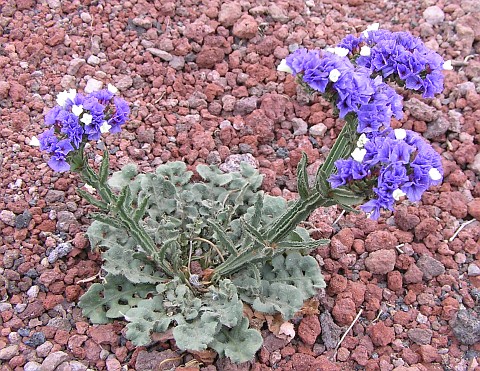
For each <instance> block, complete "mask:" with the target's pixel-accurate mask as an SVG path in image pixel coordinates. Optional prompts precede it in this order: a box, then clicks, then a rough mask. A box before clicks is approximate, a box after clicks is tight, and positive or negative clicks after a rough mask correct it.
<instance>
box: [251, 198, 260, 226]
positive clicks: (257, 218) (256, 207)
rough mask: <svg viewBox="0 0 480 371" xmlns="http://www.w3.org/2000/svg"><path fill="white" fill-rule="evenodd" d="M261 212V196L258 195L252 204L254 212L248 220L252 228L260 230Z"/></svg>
mask: <svg viewBox="0 0 480 371" xmlns="http://www.w3.org/2000/svg"><path fill="white" fill-rule="evenodd" d="M262 211H263V194H258V195H257V198H256V200H255V204H254V211H253V215H252V218H251V219H250V224H251V225H252V227H254V228H260V227H261V222H262Z"/></svg>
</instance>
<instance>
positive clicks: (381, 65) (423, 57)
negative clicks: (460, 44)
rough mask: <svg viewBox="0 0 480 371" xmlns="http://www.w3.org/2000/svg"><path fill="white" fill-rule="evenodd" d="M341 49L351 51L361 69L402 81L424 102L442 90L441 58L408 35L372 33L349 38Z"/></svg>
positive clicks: (401, 33)
mask: <svg viewBox="0 0 480 371" xmlns="http://www.w3.org/2000/svg"><path fill="white" fill-rule="evenodd" d="M338 46H339V47H342V48H345V49H348V50H349V52H350V53H351V57H352V58H353V59H355V63H356V64H357V65H358V66H364V67H366V68H368V69H369V70H370V71H371V72H372V73H380V74H381V75H382V76H383V77H384V78H387V77H392V78H394V79H399V80H400V81H402V82H403V84H404V86H405V87H406V88H407V89H411V90H414V91H418V92H420V93H422V95H423V97H424V98H433V96H434V95H435V94H437V93H440V92H441V91H442V90H443V74H442V70H443V63H444V61H443V59H442V57H441V56H440V55H439V54H437V53H435V52H434V51H432V50H430V49H428V48H427V47H426V46H425V44H424V43H423V42H422V41H421V40H420V39H419V38H417V37H414V36H412V35H411V34H410V33H408V32H390V31H387V30H371V31H367V32H364V33H362V34H361V35H360V36H358V37H355V36H353V35H349V36H347V37H345V38H344V39H343V40H342V41H341V42H340V43H339V45H338ZM362 48H363V50H364V51H366V52H362Z"/></svg>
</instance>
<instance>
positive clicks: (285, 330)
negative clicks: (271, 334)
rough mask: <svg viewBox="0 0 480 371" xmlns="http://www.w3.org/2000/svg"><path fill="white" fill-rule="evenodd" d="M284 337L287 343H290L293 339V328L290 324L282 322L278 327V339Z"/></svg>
mask: <svg viewBox="0 0 480 371" xmlns="http://www.w3.org/2000/svg"><path fill="white" fill-rule="evenodd" d="M282 335H285V336H286V339H287V340H288V341H291V340H292V339H293V338H294V337H295V327H294V326H293V323H291V322H288V321H287V322H283V323H282V325H281V326H280V330H279V332H278V337H280V336H282Z"/></svg>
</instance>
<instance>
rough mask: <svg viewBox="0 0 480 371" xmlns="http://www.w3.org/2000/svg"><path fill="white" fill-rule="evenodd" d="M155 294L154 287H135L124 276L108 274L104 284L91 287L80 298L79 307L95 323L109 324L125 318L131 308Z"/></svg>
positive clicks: (144, 285)
mask: <svg viewBox="0 0 480 371" xmlns="http://www.w3.org/2000/svg"><path fill="white" fill-rule="evenodd" d="M153 292H155V286H154V285H149V284H138V285H134V284H132V283H130V282H129V281H128V280H127V279H126V278H125V277H123V276H114V275H111V274H108V275H107V276H106V277H105V282H104V283H94V284H93V285H92V286H90V288H89V290H88V291H87V292H86V293H85V294H84V295H83V296H82V297H81V298H80V301H79V302H78V306H79V307H80V308H82V312H83V315H84V316H86V317H88V318H90V320H91V321H92V322H93V323H96V324H101V323H107V322H109V321H110V319H113V318H121V317H123V315H124V314H125V313H126V312H127V311H128V310H129V309H130V308H132V307H135V306H136V305H137V303H138V302H139V301H140V300H142V298H145V297H146V296H147V295H148V294H149V293H153Z"/></svg>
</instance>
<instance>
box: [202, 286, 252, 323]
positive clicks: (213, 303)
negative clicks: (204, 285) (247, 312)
mask: <svg viewBox="0 0 480 371" xmlns="http://www.w3.org/2000/svg"><path fill="white" fill-rule="evenodd" d="M218 286H219V287H218V288H217V287H214V286H211V287H210V288H209V293H208V294H206V295H205V297H204V300H205V302H207V303H208V305H207V306H205V307H204V308H202V311H203V312H204V313H209V314H210V315H211V316H212V318H215V319H216V320H217V321H218V322H219V323H221V324H222V325H225V326H228V327H233V326H235V325H236V324H237V323H238V321H239V320H240V319H241V318H242V315H243V304H242V302H241V301H240V300H239V298H238V294H237V288H236V287H235V285H234V284H233V283H232V282H231V281H230V280H228V279H224V280H222V281H220V282H219V285H218Z"/></svg>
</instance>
